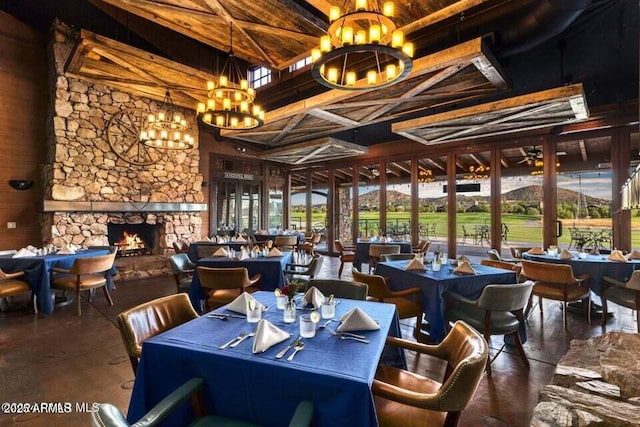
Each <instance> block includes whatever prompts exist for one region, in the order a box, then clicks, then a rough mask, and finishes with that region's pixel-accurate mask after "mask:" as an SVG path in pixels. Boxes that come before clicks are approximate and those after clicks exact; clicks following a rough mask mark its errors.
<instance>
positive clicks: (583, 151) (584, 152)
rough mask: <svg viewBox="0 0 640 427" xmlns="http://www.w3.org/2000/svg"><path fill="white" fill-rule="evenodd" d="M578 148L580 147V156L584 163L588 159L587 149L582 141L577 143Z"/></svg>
mask: <svg viewBox="0 0 640 427" xmlns="http://www.w3.org/2000/svg"><path fill="white" fill-rule="evenodd" d="M578 146H579V147H580V155H581V156H582V161H583V162H586V161H587V160H589V159H588V156H587V147H586V145H585V143H584V139H581V140H579V141H578Z"/></svg>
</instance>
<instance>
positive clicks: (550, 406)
mask: <svg viewBox="0 0 640 427" xmlns="http://www.w3.org/2000/svg"><path fill="white" fill-rule="evenodd" d="M531 426H535V427H550V426H576V427H577V426H581V427H582V426H594V427H595V426H607V427H615V426H640V335H638V334H628V333H622V332H609V333H607V334H605V335H603V336H600V337H595V338H591V339H589V340H584V341H583V340H573V341H571V348H570V349H569V351H568V352H567V354H565V355H564V356H563V357H562V359H561V360H560V362H559V363H558V367H557V368H556V372H555V373H554V375H553V379H552V381H551V384H550V385H547V386H546V387H545V388H544V389H543V390H542V391H541V392H540V397H539V403H538V404H537V405H536V407H535V409H534V412H533V419H532V420H531Z"/></svg>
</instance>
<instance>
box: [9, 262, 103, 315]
mask: <svg viewBox="0 0 640 427" xmlns="http://www.w3.org/2000/svg"><path fill="white" fill-rule="evenodd" d="M107 254H109V250H108V249H87V250H85V251H79V252H78V253H75V254H68V255H60V254H52V255H42V256H35V257H24V258H11V255H3V256H0V268H1V269H2V270H3V271H4V272H5V273H13V272H16V271H24V277H22V279H24V280H25V281H26V282H28V283H29V286H31V289H32V290H33V293H34V294H35V295H36V298H37V300H38V310H39V311H40V312H42V313H51V312H52V311H53V304H52V301H51V269H52V268H53V267H60V268H70V267H71V265H72V264H73V261H74V260H75V259H76V258H80V257H89V256H95V255H107ZM114 274H115V267H114V268H113V271H112V274H110V275H109V278H110V280H108V281H107V288H108V289H109V290H111V289H112V288H113V280H111V279H112V277H113V275H114Z"/></svg>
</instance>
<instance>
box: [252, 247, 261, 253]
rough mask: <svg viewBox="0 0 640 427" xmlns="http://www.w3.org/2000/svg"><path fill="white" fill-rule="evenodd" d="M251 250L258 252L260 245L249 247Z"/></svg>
mask: <svg viewBox="0 0 640 427" xmlns="http://www.w3.org/2000/svg"><path fill="white" fill-rule="evenodd" d="M251 250H252V251H253V252H255V253H260V246H258V245H256V246H254V247H253V249H251Z"/></svg>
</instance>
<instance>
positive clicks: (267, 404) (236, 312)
mask: <svg viewBox="0 0 640 427" xmlns="http://www.w3.org/2000/svg"><path fill="white" fill-rule="evenodd" d="M316 290H317V289H316ZM308 294H309V295H308V300H309V301H311V302H310V303H303V301H304V299H305V298H304V297H305V295H306V294H305V295H303V294H296V295H295V297H294V298H292V301H291V302H292V303H293V304H294V306H295V305H296V304H297V305H298V306H301V307H303V308H300V309H296V319H295V321H293V322H290V323H288V322H285V320H284V310H283V309H279V308H278V307H277V304H276V293H275V292H265V291H259V292H255V293H253V294H246V295H244V294H243V295H241V296H240V297H238V298H236V300H234V301H233V302H232V303H230V304H228V305H227V306H224V307H220V308H217V309H215V310H214V311H212V312H209V313H207V314H206V315H203V316H201V317H200V318H198V319H195V320H193V321H191V322H188V323H186V324H184V325H181V326H179V327H177V328H174V329H172V330H170V331H168V332H166V333H164V334H161V335H159V336H157V337H154V338H152V339H150V340H148V341H146V342H145V344H144V346H143V351H142V358H141V360H140V365H139V367H138V373H137V377H136V384H135V386H134V392H133V395H132V399H131V406H130V408H129V414H130V416H131V419H136V417H137V414H139V413H144V411H145V409H146V408H147V406H148V405H153V404H154V402H155V403H157V402H156V400H158V399H161V398H162V390H163V389H166V390H168V389H170V388H171V387H172V386H174V385H176V384H179V383H180V381H181V380H182V379H183V377H186V376H190V377H193V376H199V377H202V378H205V380H207V385H206V388H207V390H206V392H205V396H206V397H207V400H209V401H210V403H211V404H213V405H214V406H215V407H216V408H224V409H225V411H228V413H227V414H226V415H227V416H230V417H235V418H240V419H245V420H247V421H251V422H257V423H260V424H262V425H272V426H281V425H283V423H284V425H286V422H284V420H283V419H282V418H281V414H280V412H279V411H277V409H275V408H277V407H282V406H283V405H284V406H285V407H291V408H295V405H297V403H298V402H299V401H300V400H305V399H306V400H311V401H313V402H314V405H315V407H316V408H317V409H318V410H317V411H316V413H315V415H314V425H318V426H323V425H326V426H336V425H345V426H347V425H348V426H352V425H356V426H357V425H360V426H375V425H377V421H376V418H375V410H374V405H373V401H372V398H371V393H370V386H371V383H372V381H373V377H374V374H375V371H376V367H377V364H378V363H379V362H380V361H381V360H382V361H385V362H388V363H392V364H396V365H403V364H404V363H405V362H404V355H403V354H399V353H397V352H391V351H389V352H387V351H383V350H384V349H385V340H386V337H387V335H393V336H400V330H399V323H398V318H397V313H396V309H395V306H393V305H391V304H384V303H374V302H368V301H355V300H347V299H340V300H336V299H335V298H331V296H324V295H323V296H322V299H321V300H320V299H319V298H320V295H319V294H318V293H317V292H315V291H312V292H309V293H308ZM317 304H319V305H317ZM325 304H328V305H329V306H330V308H332V309H333V310H328V311H326V309H323V307H324V305H325ZM252 312H254V313H252ZM254 314H255V316H254ZM171 366H181V367H182V368H181V369H178V370H176V369H172V368H170V367H171ZM221 384H224V387H221V386H220V385H221ZM354 405H355V406H354ZM354 407H358V408H363V409H362V411H358V413H357V415H356V414H354V413H353V412H354V411H351V410H350V409H349V408H354ZM284 412H286V411H284ZM181 416H184V417H186V418H184V419H188V417H189V414H188V413H187V414H185V413H183V414H182V415H179V416H178V418H176V419H180V420H182V418H180V417H181ZM182 422H183V421H182ZM168 423H169V424H167V425H171V421H168ZM183 423H184V422H183Z"/></svg>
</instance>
